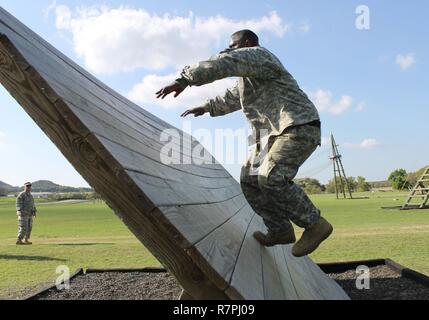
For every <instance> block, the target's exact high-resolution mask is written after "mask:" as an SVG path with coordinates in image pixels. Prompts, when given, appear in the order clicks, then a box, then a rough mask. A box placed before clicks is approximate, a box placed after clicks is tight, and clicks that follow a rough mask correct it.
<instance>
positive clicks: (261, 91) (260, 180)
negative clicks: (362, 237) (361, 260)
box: [177, 47, 321, 232]
mask: <svg viewBox="0 0 429 320" xmlns="http://www.w3.org/2000/svg"><path fill="white" fill-rule="evenodd" d="M226 77H239V80H238V82H237V84H236V85H235V86H234V87H233V88H231V89H229V90H227V92H226V94H225V95H224V96H219V97H216V98H214V99H210V100H208V101H207V103H206V104H204V105H203V106H202V107H204V108H205V110H206V111H208V112H210V115H211V116H212V117H216V116H221V115H225V114H228V113H231V112H234V111H237V110H240V109H242V110H243V112H244V114H245V115H246V117H247V119H248V121H249V122H250V125H251V127H252V130H253V132H254V137H255V142H256V148H255V149H254V151H253V154H252V155H251V157H250V158H249V160H248V161H247V163H246V165H245V166H244V167H243V169H242V172H241V186H242V189H243V193H244V195H245V196H246V198H247V200H248V202H249V203H250V205H251V206H252V207H253V209H254V210H255V212H256V213H258V214H259V215H260V216H262V217H263V219H264V222H265V224H266V225H267V227H268V229H269V230H270V231H272V232H279V231H281V230H282V229H285V228H286V227H288V225H290V221H289V220H292V221H293V222H294V223H295V224H297V225H298V226H300V227H303V228H309V227H311V226H312V225H313V224H314V223H315V222H317V221H318V219H319V217H320V211H319V210H318V209H317V208H316V207H315V206H314V205H313V204H312V203H311V201H310V199H309V198H308V197H307V195H306V194H305V193H304V191H303V190H302V189H301V188H300V187H299V186H298V185H296V184H294V183H293V178H294V177H295V176H296V174H297V172H298V169H299V167H300V166H301V165H302V164H303V163H304V161H305V160H306V159H307V158H308V157H309V156H310V155H311V154H312V153H313V151H314V150H315V149H316V148H317V146H318V145H320V139H321V137H320V122H319V121H320V120H319V114H318V112H317V109H316V108H315V106H314V104H313V103H312V102H311V101H310V100H309V98H308V97H307V95H306V94H305V93H304V92H303V91H302V90H301V89H300V88H299V86H298V84H297V82H296V81H295V79H294V78H293V77H292V75H291V74H290V73H289V72H288V71H287V70H286V69H285V68H284V66H283V65H282V64H281V62H280V61H279V60H278V58H277V57H276V56H274V55H273V54H272V53H271V52H269V51H268V50H267V49H265V48H262V47H251V48H240V49H227V50H225V51H222V52H221V53H219V54H217V55H215V56H213V57H211V58H210V59H209V60H207V61H203V62H200V63H199V64H198V65H196V66H194V67H186V68H184V69H183V71H182V74H181V78H180V79H177V81H178V82H180V83H181V84H182V85H184V86H187V85H189V86H194V85H195V86H201V85H204V84H207V83H211V82H213V81H215V80H219V79H222V78H226ZM309 123H313V124H316V126H313V125H308V124H309ZM317 124H319V126H318V127H317ZM263 132H265V134H263ZM264 137H265V138H266V139H265V142H266V143H264Z"/></svg>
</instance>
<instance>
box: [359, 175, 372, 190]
mask: <svg viewBox="0 0 429 320" xmlns="http://www.w3.org/2000/svg"><path fill="white" fill-rule="evenodd" d="M370 190H371V185H370V184H369V183H368V182H366V179H365V178H364V177H357V191H359V192H366V191H370Z"/></svg>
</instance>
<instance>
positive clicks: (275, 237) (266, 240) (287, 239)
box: [253, 227, 296, 247]
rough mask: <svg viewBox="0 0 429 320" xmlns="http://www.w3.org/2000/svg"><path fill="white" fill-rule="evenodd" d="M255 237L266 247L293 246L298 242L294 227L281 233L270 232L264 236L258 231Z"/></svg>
mask: <svg viewBox="0 0 429 320" xmlns="http://www.w3.org/2000/svg"><path fill="white" fill-rule="evenodd" d="M253 237H254V238H255V239H256V240H258V242H259V243H260V244H261V245H263V246H265V247H274V246H276V245H278V244H291V243H295V241H296V238H295V232H294V230H293V227H291V228H290V229H288V230H286V231H284V232H281V233H270V232H268V233H267V234H264V233H262V232H261V231H257V232H255V233H254V234H253Z"/></svg>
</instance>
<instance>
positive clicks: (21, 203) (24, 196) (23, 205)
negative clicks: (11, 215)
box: [16, 191, 37, 215]
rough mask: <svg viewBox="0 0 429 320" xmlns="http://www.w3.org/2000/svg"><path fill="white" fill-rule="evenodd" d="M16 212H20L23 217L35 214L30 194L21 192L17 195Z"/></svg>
mask: <svg viewBox="0 0 429 320" xmlns="http://www.w3.org/2000/svg"><path fill="white" fill-rule="evenodd" d="M16 211H19V212H21V214H23V215H34V214H35V213H36V212H37V209H36V206H35V205H34V199H33V196H32V195H31V193H29V192H25V191H23V192H21V193H20V194H19V195H18V197H17V198H16Z"/></svg>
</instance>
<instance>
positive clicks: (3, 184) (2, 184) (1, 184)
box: [0, 181, 13, 190]
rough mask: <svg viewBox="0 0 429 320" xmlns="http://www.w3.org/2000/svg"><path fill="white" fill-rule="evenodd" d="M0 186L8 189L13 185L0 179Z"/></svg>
mask: <svg viewBox="0 0 429 320" xmlns="http://www.w3.org/2000/svg"><path fill="white" fill-rule="evenodd" d="M0 188H4V189H7V190H10V189H12V188H13V187H12V186H11V185H10V184H7V183H5V182H3V181H0Z"/></svg>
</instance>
